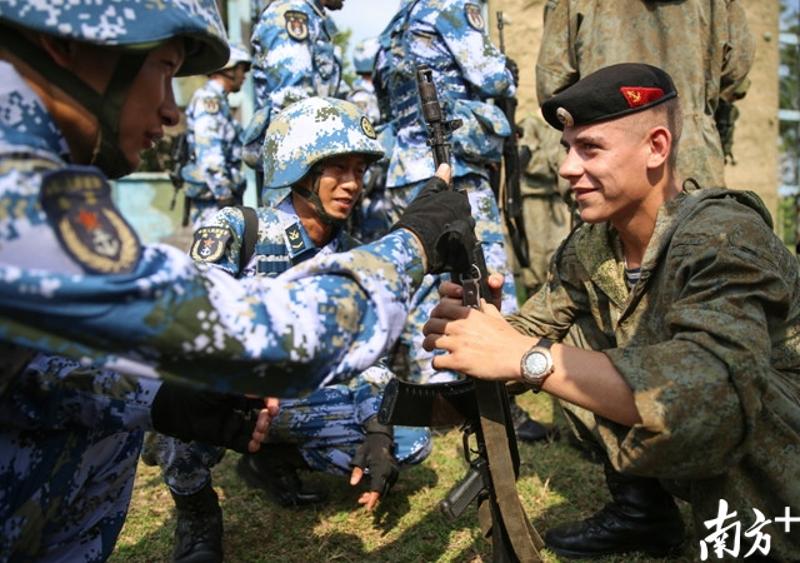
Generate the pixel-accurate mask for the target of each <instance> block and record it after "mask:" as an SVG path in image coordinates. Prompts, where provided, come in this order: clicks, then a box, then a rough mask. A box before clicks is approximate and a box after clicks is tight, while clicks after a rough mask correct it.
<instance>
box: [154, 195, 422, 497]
mask: <svg viewBox="0 0 800 563" xmlns="http://www.w3.org/2000/svg"><path fill="white" fill-rule="evenodd" d="M257 214H258V238H257V241H256V245H255V250H254V253H253V256H252V257H251V258H250V260H249V261H248V262H247V264H246V265H245V267H244V269H242V270H240V267H239V256H240V253H241V251H242V240H243V237H244V230H245V226H244V218H243V215H242V212H241V211H240V210H239V209H237V208H233V207H227V208H224V209H222V210H221V211H220V212H219V213H218V214H217V215H216V217H215V218H214V219H213V220H212V221H211V222H210V223H209V224H208V225H207V227H209V228H220V229H223V230H224V231H226V232H227V233H229V234H228V235H226V236H228V238H229V241H228V243H227V244H228V246H227V250H226V252H225V253H224V254H223V255H221V256H219V258H218V259H217V260H216V261H212V262H211V263H212V264H214V266H215V267H218V268H220V269H222V270H224V271H225V272H227V273H229V274H230V275H233V276H236V277H248V276H268V277H277V276H279V275H280V274H282V273H283V272H285V271H286V270H288V269H289V268H292V267H293V266H294V265H296V264H299V263H300V262H303V261H305V260H308V259H309V258H311V257H313V256H316V255H318V254H321V255H327V254H333V253H335V252H342V251H345V250H348V249H350V248H352V247H354V246H355V245H356V244H357V241H355V240H354V239H352V238H351V237H350V236H349V235H348V234H347V233H345V232H344V231H343V230H339V232H338V234H337V235H336V236H335V237H334V238H333V239H332V240H331V241H330V242H329V243H328V244H326V245H325V246H323V247H322V248H317V247H316V246H315V244H314V242H313V241H312V240H311V238H310V236H309V235H308V233H307V231H306V230H305V228H303V225H302V223H301V222H300V219H299V217H298V216H297V213H296V211H295V210H294V206H293V205H292V198H291V196H290V195H289V196H287V197H285V198H284V199H283V200H282V201H280V202H279V203H278V206H277V207H276V208H272V207H262V208H260V209H258V210H257ZM201 232H202V231H201ZM199 236H202V234H201V235H199ZM391 377H392V373H391V372H390V371H389V370H388V368H386V367H385V366H384V365H383V364H382V363H378V364H376V365H374V366H372V367H370V368H368V369H367V370H365V371H363V372H361V373H359V374H357V375H355V374H348V373H341V374H338V375H337V376H336V377H335V378H334V379H331V380H330V381H329V382H328V383H327V384H326V385H325V386H324V387H321V388H320V389H318V390H316V391H314V392H313V393H311V394H310V395H309V396H307V397H304V398H302V399H281V403H280V414H279V416H278V418H277V419H275V420H273V421H272V423H271V424H270V430H269V440H270V441H273V442H284V443H285V442H290V443H296V444H297V445H298V448H299V451H300V453H301V454H302V455H303V457H304V458H305V460H306V462H307V463H308V465H309V467H310V468H311V469H313V470H316V471H325V472H327V473H333V474H344V473H349V472H350V467H349V464H350V460H351V459H352V456H353V454H354V453H355V450H356V448H357V447H358V446H359V445H360V444H361V443H362V442H363V440H364V436H365V434H364V430H363V427H362V424H363V423H364V422H365V421H366V420H367V419H368V418H370V417H372V416H375V415H376V414H377V412H378V407H379V405H380V401H381V397H382V389H383V387H384V385H385V384H386V382H388V381H389V379H390V378H391ZM395 443H396V445H397V446H396V450H395V457H396V458H397V460H398V462H399V463H400V464H401V465H410V464H415V463H420V462H421V461H422V460H424V459H425V458H426V457H427V456H428V454H429V453H430V448H431V442H430V432H429V431H428V430H427V429H425V428H407V427H398V428H396V429H395ZM155 451H156V457H157V459H158V463H159V465H160V466H161V468H162V471H163V474H164V480H165V481H166V483H167V485H168V486H169V488H170V489H171V490H172V491H173V492H175V493H177V494H180V495H189V494H193V493H195V492H197V491H199V490H200V489H202V488H203V487H204V486H205V485H206V484H208V483H210V481H211V474H210V468H211V467H212V466H213V465H215V464H216V463H218V462H219V461H220V460H221V459H222V456H223V454H224V449H223V448H218V447H214V446H209V445H207V444H202V443H199V442H189V443H187V442H183V441H181V440H178V439H176V438H171V437H169V436H161V435H159V437H158V439H157V444H156V446H155Z"/></svg>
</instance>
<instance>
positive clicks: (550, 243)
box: [517, 115, 571, 295]
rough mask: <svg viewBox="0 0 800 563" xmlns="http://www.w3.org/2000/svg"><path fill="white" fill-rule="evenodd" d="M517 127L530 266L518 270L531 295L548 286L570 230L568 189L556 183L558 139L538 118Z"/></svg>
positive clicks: (560, 183) (558, 164) (561, 149)
mask: <svg viewBox="0 0 800 563" xmlns="http://www.w3.org/2000/svg"><path fill="white" fill-rule="evenodd" d="M519 126H520V127H521V128H522V131H523V135H522V138H521V139H520V153H521V157H520V164H521V165H522V166H523V167H524V168H523V170H522V178H521V181H522V185H521V190H520V191H521V192H522V212H523V216H524V218H525V232H526V233H527V235H528V256H529V258H530V266H529V267H528V268H519V267H518V270H517V271H518V272H519V277H520V279H521V281H522V284H523V285H524V286H525V290H526V293H527V294H528V295H532V294H533V293H534V292H536V291H537V290H538V289H539V288H540V287H541V286H542V285H544V284H545V283H546V282H547V271H548V269H549V267H550V259H551V258H552V256H553V253H554V252H555V251H556V249H557V248H558V247H559V245H560V244H561V241H563V240H564V239H565V238H566V237H567V235H568V234H569V231H570V228H571V221H570V213H571V211H570V208H569V205H568V204H567V203H566V201H565V198H567V197H568V195H567V192H568V190H569V186H568V185H564V184H565V182H564V181H563V180H559V176H558V168H559V166H560V164H561V160H563V158H562V157H563V154H564V149H563V147H562V146H561V135H559V133H558V131H556V130H555V129H553V128H552V127H550V126H549V125H548V124H547V123H546V122H545V121H544V119H542V118H541V116H539V115H531V116H529V117H526V118H525V119H523V120H522V121H521V122H520V123H519Z"/></svg>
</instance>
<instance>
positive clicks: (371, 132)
mask: <svg viewBox="0 0 800 563" xmlns="http://www.w3.org/2000/svg"><path fill="white" fill-rule="evenodd" d="M361 130H362V131H363V132H364V135H366V136H367V137H369V138H370V139H377V138H378V135H376V134H375V128H374V127H373V126H372V122H370V120H369V118H368V117H367V116H366V115H365V116H363V117H362V118H361Z"/></svg>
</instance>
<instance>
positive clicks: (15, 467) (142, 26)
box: [0, 0, 227, 561]
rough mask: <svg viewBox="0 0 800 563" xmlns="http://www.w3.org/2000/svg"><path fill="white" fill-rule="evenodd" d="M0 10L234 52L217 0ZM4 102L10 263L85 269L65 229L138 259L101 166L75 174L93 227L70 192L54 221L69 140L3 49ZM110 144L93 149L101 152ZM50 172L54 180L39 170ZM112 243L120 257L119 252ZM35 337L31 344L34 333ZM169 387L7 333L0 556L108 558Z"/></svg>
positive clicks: (194, 64)
mask: <svg viewBox="0 0 800 563" xmlns="http://www.w3.org/2000/svg"><path fill="white" fill-rule="evenodd" d="M157 12H158V13H157ZM0 19H2V20H3V23H4V24H5V23H7V22H9V21H10V22H13V24H14V25H16V26H21V27H23V28H28V29H30V30H34V31H40V32H44V33H51V34H55V35H58V36H62V37H66V38H71V39H77V40H80V41H85V42H89V43H94V44H98V45H115V46H119V47H121V49H120V51H121V52H123V53H124V52H125V51H126V50H127V47H128V46H134V48H135V47H136V46H137V45H140V44H142V43H145V44H150V45H152V43H151V42H152V41H153V40H154V39H156V38H158V40H162V39H163V38H165V37H170V36H173V35H179V34H188V35H194V36H195V38H196V39H197V40H196V41H195V51H194V53H195V55H196V56H192V57H187V58H186V60H185V61H184V64H183V66H182V67H181V69H180V71H179V72H180V73H181V74H192V73H196V72H203V71H205V70H208V69H210V68H211V67H213V66H214V65H221V64H222V62H224V60H225V58H224V57H225V56H227V48H226V45H225V41H224V40H223V37H224V31H223V30H222V27H221V22H220V20H219V14H218V13H217V10H216V6H215V4H214V3H213V2H210V1H203V0H198V1H195V2H185V3H183V4H182V5H181V6H174V5H167V6H164V5H162V6H156V5H154V4H152V3H145V2H141V1H132V2H127V3H126V4H125V6H124V9H120V10H119V11H117V10H116V9H115V6H103V5H101V4H100V3H93V4H92V5H91V6H90V5H86V4H81V5H79V4H77V3H70V4H66V5H64V4H60V5H55V4H41V3H40V4H36V5H34V4H30V3H25V4H23V5H19V4H16V3H5V4H4V5H3V6H0ZM175 29H180V32H176V31H175ZM4 33H9V31H8V30H6V31H4ZM22 43H24V41H20V44H22ZM15 47H16V45H14V46H10V47H8V48H9V50H12V51H13V50H14V49H15ZM0 110H1V111H0V194H2V197H0V205H2V209H3V211H2V214H1V215H2V220H0V240H2V243H0V247H1V248H2V251H0V260H2V262H3V264H4V266H5V265H16V266H23V267H25V266H29V267H37V266H39V267H53V268H55V269H56V270H60V271H63V272H66V273H70V274H73V275H79V274H81V273H83V271H84V267H85V266H86V265H88V262H86V261H83V262H81V261H80V260H75V259H74V258H71V255H70V254H69V252H67V251H65V250H59V242H58V240H59V239H58V238H57V236H60V237H62V238H61V239H60V240H64V241H65V244H66V245H68V247H69V248H71V249H72V251H76V250H77V251H85V250H88V249H89V248H91V249H93V250H94V251H97V253H98V254H97V255H96V256H95V257H94V258H96V259H98V260H99V261H98V260H95V261H94V264H95V266H102V265H108V264H109V263H114V262H116V263H120V262H125V261H130V260H132V259H135V258H138V251H137V247H138V243H137V241H136V239H135V237H134V236H133V235H132V234H131V233H130V231H129V229H127V226H126V225H124V221H122V220H121V218H120V217H119V215H118V214H117V213H116V212H115V210H113V209H105V211H106V213H104V214H103V215H102V216H100V213H102V212H103V211H102V210H103V207H104V206H106V205H107V204H108V193H107V192H106V193H100V191H99V190H98V185H97V182H96V181H95V180H94V178H96V176H80V175H79V174H76V175H75V176H74V177H73V179H74V180H75V181H76V182H78V183H80V182H81V181H87V180H88V184H87V185H86V186H85V187H86V192H87V193H86V196H87V199H86V201H85V203H87V204H88V205H85V206H83V205H80V206H78V207H79V209H80V212H79V214H78V216H77V217H76V219H77V220H79V221H83V223H81V224H83V225H84V226H85V227H86V228H87V232H85V233H81V234H77V233H76V231H75V230H74V229H73V228H72V224H71V222H70V221H69V220H68V219H67V215H68V214H69V213H68V207H69V206H68V205H59V206H58V207H57V210H58V211H59V212H61V213H63V214H62V215H61V226H62V227H63V228H62V230H61V231H60V232H59V233H58V235H57V231H56V230H55V229H53V228H50V227H48V226H47V216H46V215H47V214H46V211H45V210H46V209H50V211H53V208H52V207H50V205H51V204H52V203H53V199H48V197H47V196H46V195H45V192H48V190H49V189H57V188H58V186H60V187H62V188H63V187H64V185H65V182H64V179H65V178H64V177H63V176H62V177H60V178H58V179H56V178H55V177H54V176H52V173H53V172H55V171H56V170H58V169H64V168H65V166H66V162H68V158H69V150H68V147H67V144H66V142H65V140H64V137H63V136H62V134H61V132H60V131H59V130H58V128H57V127H56V126H55V123H54V121H53V120H52V119H51V117H50V116H49V115H48V113H47V112H46V110H45V107H44V105H43V104H42V103H41V101H40V100H39V99H38V97H37V96H36V95H35V94H34V92H33V91H32V90H31V89H30V87H29V86H28V84H27V83H26V82H25V81H24V80H23V79H22V78H21V76H20V75H19V74H18V73H17V72H16V70H15V69H14V68H13V67H12V66H11V65H10V64H8V63H5V62H2V63H0ZM104 150H105V149H101V150H100V151H98V153H96V154H100V155H103V154H104V152H103V151H104ZM48 174H51V175H48ZM45 176H47V177H48V178H51V179H52V180H53V182H45V181H43V180H44V178H45ZM40 189H41V194H40ZM48 193H50V195H51V196H52V195H53V193H52V192H48ZM40 195H43V196H44V197H42V198H41V199H40V197H39V196H40ZM61 195H62V196H64V195H66V194H65V193H64V192H62V193H61ZM55 199H56V200H58V198H55ZM68 199H69V198H68V197H67V198H66V199H64V198H62V199H60V200H59V202H60V203H66V201H67V200H68ZM51 218H52V215H51ZM115 253H117V255H116V256H114V258H116V259H118V260H113V259H111V255H112V254H115ZM85 256H86V255H84V257H85ZM19 273H20V270H19V268H17V269H16V270H14V269H13V267H12V268H10V269H9V270H5V271H4V279H6V280H8V281H10V282H11V283H14V282H17V281H19V279H18V276H17V274H19ZM22 287H23V288H24V285H23V286H22ZM45 314H46V313H45ZM0 326H2V332H3V334H4V335H8V333H9V331H10V328H11V323H10V322H9V320H8V318H7V317H5V315H3V322H2V325H0ZM30 336H32V335H30V334H28V335H26V337H27V338H23V339H22V340H23V343H26V342H25V341H26V340H27V342H30V339H29V337H30ZM55 351H60V350H55ZM12 366H13V367H12ZM159 386H160V382H159V381H158V380H153V379H150V380H141V381H140V380H138V379H136V378H133V377H130V376H124V375H119V374H116V373H114V372H112V371H109V370H100V369H97V368H92V367H85V364H84V363H83V362H77V361H75V360H71V359H65V358H61V357H57V356H48V355H44V354H35V353H34V352H32V351H30V350H28V351H26V350H24V349H21V348H19V347H12V346H9V345H6V344H3V362H2V363H0V420H1V421H2V422H0V429H2V431H0V561H8V560H20V561H30V560H36V561H78V560H81V561H105V560H106V559H107V558H108V557H109V555H110V554H111V551H112V549H113V547H114V543H115V541H116V538H117V535H118V534H119V531H120V529H121V527H122V524H123V522H124V519H125V514H126V512H127V507H128V502H129V500H130V494H131V490H132V487H133V477H134V472H135V467H136V463H137V459H138V456H139V450H140V448H141V443H142V432H143V430H144V429H147V428H149V427H150V424H151V422H150V404H151V402H152V400H153V397H154V396H155V393H156V391H157V389H158V387H159Z"/></svg>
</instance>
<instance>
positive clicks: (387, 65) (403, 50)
mask: <svg viewBox="0 0 800 563" xmlns="http://www.w3.org/2000/svg"><path fill="white" fill-rule="evenodd" d="M379 42H380V49H379V51H378V56H377V58H376V69H375V77H376V90H377V93H378V99H379V103H380V105H381V112H382V114H383V116H384V118H385V119H387V120H389V123H388V126H389V127H391V132H392V134H393V135H394V146H393V147H392V153H391V157H390V161H389V168H388V173H387V182H386V186H387V192H386V199H387V204H388V205H387V211H388V213H387V216H388V218H389V220H394V218H396V217H397V216H398V215H399V213H401V212H402V210H403V209H405V206H406V205H407V204H408V202H409V201H411V199H413V198H414V197H415V195H416V194H417V193H418V191H419V189H420V188H421V186H422V185H423V182H424V181H425V179H427V178H430V176H431V175H432V174H433V160H432V158H431V154H430V147H429V146H428V144H427V129H426V126H425V122H424V120H423V117H422V112H421V111H419V107H418V103H417V84H416V80H415V78H416V73H415V70H416V67H417V66H418V65H420V64H426V65H428V66H430V68H431V70H432V71H433V81H434V83H435V84H436V87H437V89H438V91H439V97H440V101H441V103H442V106H443V108H444V109H445V112H446V118H447V119H460V120H462V125H461V126H460V127H459V128H458V129H456V130H455V131H454V132H453V135H452V143H453V147H452V149H453V150H452V154H453V175H454V186H455V188H456V189H459V190H464V191H465V192H466V193H467V196H468V197H469V199H470V205H471V207H472V216H473V217H474V218H475V221H476V226H475V232H476V234H477V236H478V240H480V241H481V245H482V247H483V252H484V255H485V257H486V266H487V268H488V269H489V271H492V272H498V273H502V274H503V275H504V276H505V278H504V279H505V284H506V285H505V288H504V291H503V311H504V312H507V313H511V312H513V311H516V310H517V294H516V287H515V284H514V278H513V276H512V275H511V271H510V269H509V258H508V255H507V253H506V249H505V245H504V241H503V232H502V227H501V223H500V211H499V209H498V206H497V201H496V200H495V197H494V194H493V193H492V188H491V186H490V184H489V169H490V168H491V167H496V166H499V163H500V157H501V154H502V149H503V138H504V137H506V136H508V135H509V134H511V129H510V127H509V124H508V121H507V120H506V117H505V115H504V114H503V112H502V111H500V109H499V108H497V106H494V105H492V104H490V103H488V101H487V99H488V98H492V97H497V96H509V97H513V96H514V95H515V89H516V87H515V83H516V76H515V74H516V73H517V70H516V65H515V64H514V63H513V61H509V60H508V59H506V57H505V56H504V55H503V54H502V53H501V52H500V51H499V50H498V49H497V48H496V47H495V46H494V45H493V44H492V42H491V41H490V39H489V36H488V35H487V33H486V22H485V21H484V19H483V16H482V13H481V6H480V5H479V4H476V3H473V2H465V1H464V0H446V1H445V2H435V1H433V0H421V1H418V2H411V1H407V2H405V3H404V4H403V5H402V7H401V8H400V10H399V11H398V13H397V14H396V15H395V16H394V18H393V19H392V21H391V22H390V23H389V25H388V26H387V27H386V29H384V31H383V32H382V33H381V36H380V39H379ZM438 283H439V279H438V278H436V277H430V278H428V279H427V280H426V281H425V282H424V283H423V286H422V288H421V289H420V291H419V292H418V293H417V295H415V296H414V309H413V310H412V313H411V315H409V318H408V322H407V324H406V327H405V328H404V330H403V334H402V336H401V339H400V342H399V347H398V352H397V354H396V360H395V362H394V363H395V364H396V365H398V366H402V364H403V363H404V362H403V360H404V359H405V357H407V358H408V361H407V362H405V363H407V366H403V367H402V368H401V367H397V368H396V369H398V370H400V369H403V370H404V371H407V376H406V377H408V378H409V379H410V380H412V381H416V382H419V383H424V382H428V381H444V380H448V379H453V378H454V377H455V374H452V373H445V372H438V373H437V372H436V371H435V370H434V369H433V367H432V365H431V357H432V355H431V354H430V353H428V352H426V351H425V350H423V349H422V331H421V328H422V325H423V324H424V323H425V321H426V320H427V318H428V315H429V314H430V311H431V309H432V308H433V306H434V305H435V303H436V301H437V300H438V296H437V291H436V288H437V286H438ZM397 358H399V360H400V361H397ZM512 405H513V408H514V411H513V413H514V419H515V426H516V427H517V430H518V434H520V435H521V437H522V436H524V439H526V440H540V439H543V438H545V437H546V435H547V434H546V430H545V428H544V427H542V426H541V425H540V424H539V423H537V422H535V421H533V420H531V419H530V418H529V417H528V416H527V413H525V412H523V411H522V410H521V409H518V408H516V404H515V403H513V402H512Z"/></svg>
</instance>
